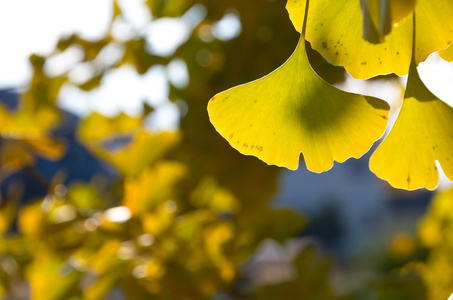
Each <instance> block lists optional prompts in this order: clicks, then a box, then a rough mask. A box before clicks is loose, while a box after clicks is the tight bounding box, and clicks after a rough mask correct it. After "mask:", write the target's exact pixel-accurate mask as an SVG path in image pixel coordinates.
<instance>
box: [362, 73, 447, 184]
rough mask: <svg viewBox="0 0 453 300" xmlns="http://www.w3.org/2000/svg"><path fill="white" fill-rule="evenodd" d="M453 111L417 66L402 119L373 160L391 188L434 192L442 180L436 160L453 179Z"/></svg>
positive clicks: (410, 77)
mask: <svg viewBox="0 0 453 300" xmlns="http://www.w3.org/2000/svg"><path fill="white" fill-rule="evenodd" d="M451 128H453V108H452V107H450V106H449V105H447V104H446V103H444V102H443V101H441V100H439V99H437V97H436V96H434V95H433V94H432V93H431V92H430V91H429V90H428V89H427V88H426V87H425V85H424V84H423V82H422V81H421V79H420V77H419V75H418V72H417V69H416V67H415V64H412V66H411V70H410V72H409V79H408V83H407V90H406V93H405V96H404V100H403V105H402V107H401V111H400V113H399V115H398V118H397V120H396V122H395V124H394V126H393V128H392V130H391V131H390V133H389V134H388V136H387V138H386V139H385V140H384V141H383V142H382V144H381V145H380V146H379V148H378V149H377V150H376V151H375V152H374V154H373V156H372V157H371V160H370V169H371V171H373V172H374V173H376V175H377V176H378V177H380V178H382V179H385V180H387V181H388V182H389V183H390V184H391V185H393V186H395V187H398V188H403V189H408V190H414V189H417V188H421V187H426V188H428V189H430V190H433V189H434V188H435V187H436V186H437V184H438V181H439V175H438V171H437V168H436V165H435V161H436V160H437V161H439V163H440V164H441V166H442V169H443V171H444V172H445V174H446V175H447V177H448V178H450V179H453V164H452V162H453V134H452V132H451Z"/></svg>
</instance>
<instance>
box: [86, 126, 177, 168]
mask: <svg viewBox="0 0 453 300" xmlns="http://www.w3.org/2000/svg"><path fill="white" fill-rule="evenodd" d="M179 139H180V134H179V133H178V132H161V133H157V134H154V133H149V132H147V131H145V130H142V129H140V130H138V131H137V132H136V133H135V135H134V136H133V137H132V141H131V142H130V143H129V144H127V145H126V146H125V147H121V148H120V149H114V150H108V149H105V147H103V146H102V145H95V144H92V145H90V148H91V149H92V150H93V151H94V152H95V153H96V154H98V155H99V156H100V157H102V158H104V159H105V160H107V161H108V162H110V163H111V164H113V165H114V166H115V167H116V168H118V170H120V171H121V172H122V173H123V174H124V175H127V176H137V175H138V174H140V172H141V171H142V170H143V169H145V168H146V167H147V166H149V165H151V164H153V163H155V162H156V161H157V160H159V159H161V158H162V157H163V156H164V155H165V154H166V153H167V152H168V151H169V150H170V149H171V148H172V147H174V146H175V145H176V144H177V143H178V142H179Z"/></svg>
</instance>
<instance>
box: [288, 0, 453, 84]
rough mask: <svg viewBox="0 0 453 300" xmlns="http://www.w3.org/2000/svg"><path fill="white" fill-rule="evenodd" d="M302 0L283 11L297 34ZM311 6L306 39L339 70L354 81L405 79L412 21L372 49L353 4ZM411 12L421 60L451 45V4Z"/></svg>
mask: <svg viewBox="0 0 453 300" xmlns="http://www.w3.org/2000/svg"><path fill="white" fill-rule="evenodd" d="M304 2H305V0H289V1H288V4H287V9H288V11H289V13H290V18H291V20H292V21H293V24H294V26H295V28H296V29H297V30H298V31H300V30H301V28H302V22H303V8H302V6H303V5H304ZM326 8H327V7H326V3H325V2H324V1H322V0H312V1H310V11H309V14H308V22H307V34H306V38H307V40H308V41H310V43H311V44H312V47H313V48H314V49H316V50H317V51H318V52H320V53H321V54H322V55H323V56H324V57H325V58H326V59H328V60H329V61H331V62H332V63H333V64H335V65H342V66H344V67H345V68H346V70H347V71H348V73H349V74H351V75H352V76H353V77H355V78H362V79H365V78H369V77H372V76H376V75H379V74H388V73H396V74H398V75H405V74H407V72H408V70H409V65H410V61H411V49H412V17H409V18H406V19H405V20H404V21H402V22H401V23H400V24H399V25H398V26H397V27H394V28H393V29H392V31H391V32H390V34H388V35H387V36H386V38H385V42H383V43H380V44H371V43H369V42H368V41H365V40H364V39H363V38H362V28H361V26H360V24H361V23H362V17H361V12H360V3H359V1H356V0H341V1H332V2H329V5H328V9H326ZM415 13H416V15H417V24H416V40H417V41H418V42H417V44H416V49H417V54H416V57H415V61H416V63H417V64H418V63H419V62H422V61H424V60H425V59H426V58H427V57H428V56H429V54H431V53H432V52H435V51H437V50H440V49H444V48H445V47H447V46H448V44H449V43H450V41H451V40H453V19H452V18H451V17H450V16H451V15H452V14H453V3H452V2H450V1H439V2H433V1H430V0H419V1H417V2H416V6H415Z"/></svg>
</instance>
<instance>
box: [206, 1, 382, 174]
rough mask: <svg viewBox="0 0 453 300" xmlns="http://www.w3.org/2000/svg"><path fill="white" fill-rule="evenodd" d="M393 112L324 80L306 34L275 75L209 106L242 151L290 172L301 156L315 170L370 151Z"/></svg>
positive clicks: (215, 122)
mask: <svg viewBox="0 0 453 300" xmlns="http://www.w3.org/2000/svg"><path fill="white" fill-rule="evenodd" d="M310 10H311V8H310ZM388 109H389V107H388V105H387V103H385V102H384V101H382V100H379V99H376V98H373V97H366V96H362V95H357V94H351V93H346V92H343V91H341V90H338V89H337V88H335V87H333V86H331V85H330V84H328V83H326V82H325V81H324V80H323V79H321V78H320V77H319V76H318V75H317V74H316V73H315V72H314V71H313V69H312V68H311V66H310V63H309V61H308V58H307V54H306V51H305V39H304V35H303V34H302V36H301V38H300V41H299V44H298V46H297V48H296V50H295V52H294V53H293V55H292V56H291V57H290V58H289V59H288V61H286V63H285V64H283V65H282V66H281V67H280V68H278V69H277V70H276V71H274V72H272V73H271V74H269V75H267V76H265V77H263V78H261V79H259V80H256V81H253V82H250V83H247V84H244V85H240V86H237V87H235V88H232V89H229V90H227V91H224V92H222V93H220V94H217V95H216V96H214V97H213V98H212V99H211V100H210V101H209V104H208V112H209V117H210V120H211V122H212V124H213V125H214V127H215V128H216V130H217V131H218V132H219V133H220V134H221V135H222V136H223V137H224V138H226V139H227V140H228V142H229V143H230V144H231V145H232V146H233V147H234V148H236V149H237V150H238V151H239V152H241V153H243V154H246V155H254V156H257V157H258V158H259V159H261V160H263V161H264V162H266V163H268V164H273V165H277V166H284V167H287V168H289V169H297V167H298V164H299V156H300V153H301V152H302V153H303V155H304V158H305V163H306V165H307V168H308V169H309V170H311V171H314V172H322V171H326V170H328V169H330V168H331V167H332V165H333V161H338V162H343V161H345V160H346V159H348V158H349V157H360V156H361V155H362V154H364V153H365V152H366V151H368V149H369V148H370V147H371V145H372V144H373V142H374V141H375V140H377V139H378V138H379V137H380V136H381V135H382V134H383V132H384V129H385V126H386V124H387V116H388Z"/></svg>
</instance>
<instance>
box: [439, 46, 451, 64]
mask: <svg viewBox="0 0 453 300" xmlns="http://www.w3.org/2000/svg"><path fill="white" fill-rule="evenodd" d="M439 55H440V57H442V58H443V59H444V60H446V61H449V62H452V61H453V44H450V46H448V48H447V49H444V50H440V51H439Z"/></svg>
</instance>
